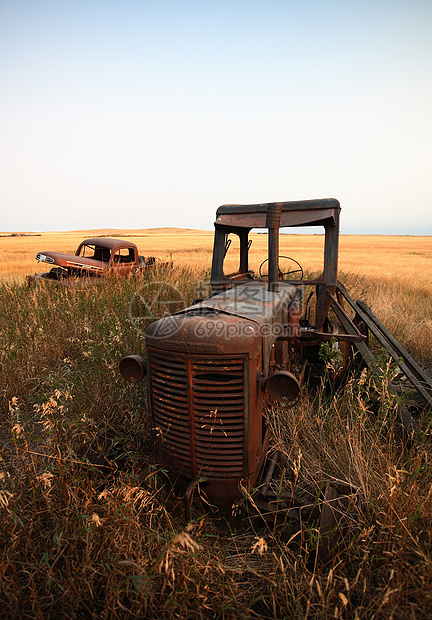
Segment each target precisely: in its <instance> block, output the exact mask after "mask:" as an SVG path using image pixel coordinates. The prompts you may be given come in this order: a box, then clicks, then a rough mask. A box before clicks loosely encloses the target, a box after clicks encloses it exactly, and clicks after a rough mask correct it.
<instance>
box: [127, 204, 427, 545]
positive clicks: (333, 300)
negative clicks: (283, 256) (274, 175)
mask: <svg viewBox="0 0 432 620" xmlns="http://www.w3.org/2000/svg"><path fill="white" fill-rule="evenodd" d="M339 213H340V205H339V203H338V201H337V200H334V199H323V200H309V201H297V202H282V203H265V204H259V205H224V206H222V207H220V208H219V209H218V210H217V216H216V222H215V239H214V249H213V262H212V274H211V285H212V288H213V294H212V295H210V296H209V297H208V298H207V299H205V300H202V301H199V302H197V303H194V304H193V305H192V306H190V307H188V308H186V309H183V310H181V311H179V312H177V313H175V314H173V315H171V316H166V317H164V318H162V319H160V320H158V321H155V322H154V323H152V324H151V325H150V326H149V327H148V329H147V331H146V345H147V351H146V355H147V358H146V365H147V368H148V402H149V407H150V412H151V416H152V422H153V431H154V442H155V452H156V455H157V458H158V460H159V462H160V463H161V464H162V465H163V466H164V467H165V468H166V469H167V470H168V472H169V473H170V476H171V477H172V479H173V480H174V481H175V482H176V484H177V485H178V486H179V488H182V489H183V490H184V491H186V510H187V515H188V516H190V504H191V501H192V497H193V495H194V493H195V489H197V488H199V490H200V492H204V493H205V494H206V495H207V497H208V498H209V499H211V500H225V501H232V500H236V501H238V500H241V499H242V498H243V497H244V492H245V490H246V492H248V490H250V489H252V488H253V487H254V485H256V484H257V481H258V480H259V478H260V476H261V474H262V470H263V467H264V463H265V459H266V453H267V450H268V443H269V428H268V422H267V415H268V414H269V413H268V411H269V407H270V406H271V405H272V404H274V403H275V402H279V406H283V405H284V404H285V405H288V406H293V405H294V404H295V403H296V402H297V400H298V399H299V398H300V397H301V384H302V382H303V378H304V377H305V374H306V372H308V373H309V374H310V370H311V369H313V368H314V367H316V368H317V369H318V371H321V372H323V371H324V368H325V364H324V362H323V361H322V360H321V359H320V347H321V345H322V344H323V343H332V344H333V346H334V345H336V346H337V347H338V348H339V350H340V351H341V353H342V356H341V357H342V362H341V363H340V367H339V369H338V370H337V372H336V374H335V378H336V379H337V380H341V378H342V377H343V376H345V373H346V372H348V370H349V368H350V367H352V366H353V365H354V364H355V362H356V356H355V355H354V353H355V352H359V353H360V354H361V356H362V360H364V362H365V363H366V364H372V363H374V356H373V353H372V352H371V351H370V349H369V347H368V333H369V329H370V330H371V331H372V332H373V333H375V331H374V329H375V328H376V329H378V328H379V325H378V324H377V322H376V321H375V322H374V325H375V327H374V329H372V327H370V326H369V322H370V321H371V316H370V312H368V311H367V310H366V308H364V307H360V306H359V305H358V304H357V305H355V317H354V319H351V318H350V316H349V315H348V313H347V312H346V311H345V309H344V307H343V305H344V303H345V302H346V301H347V302H348V304H354V302H352V300H351V299H350V298H349V296H348V294H347V293H346V291H344V289H343V287H342V286H341V285H340V284H339V286H338V280H337V265H338V237H339ZM300 225H313V226H317V225H319V226H322V227H323V230H324V234H325V241H324V257H323V271H322V273H321V274H320V275H318V277H315V278H314V279H305V278H304V276H303V271H301V279H294V278H293V279H289V278H287V277H286V275H287V274H285V276H284V275H283V274H281V271H280V268H279V249H278V244H279V238H278V236H279V230H280V229H281V228H282V227H285V226H294V227H295V226H300ZM260 227H263V228H267V231H268V235H269V242H268V256H267V258H266V261H268V264H269V274H268V276H264V277H258V278H255V277H254V276H253V274H252V273H251V272H250V271H249V250H250V246H251V240H250V239H249V233H250V231H251V230H252V229H253V228H260ZM229 234H234V235H237V236H238V239H239V264H238V271H236V272H234V273H230V274H226V273H225V271H224V261H225V258H226V256H227V253H228V252H229V251H230V250H229V248H230V239H229V238H228V235H229ZM300 269H302V268H301V266H300ZM260 275H261V274H260ZM289 275H290V274H289V273H288V276H289ZM296 275H297V276H298V275H299V274H296ZM304 287H309V288H310V289H311V291H312V292H311V293H310V295H309V297H308V300H307V302H306V305H305V307H304V308H303V311H302V313H301V308H300V305H301V304H300V302H301V299H302V294H303V293H302V289H303V288H304ZM310 300H312V301H311V303H310V305H309V301H310ZM313 301H314V302H315V308H314V309H313V312H311V306H312V303H313ZM311 317H312V318H311ZM380 332H381V333H384V330H382V329H381V328H380ZM390 345H391V347H393V349H394V351H395V352H397V353H400V352H401V349H400V348H398V347H397V346H396V344H395V342H394V341H390ZM126 359H127V360H128V361H124V362H123V374H124V376H125V377H126V378H128V379H129V380H132V381H137V380H140V379H141V378H142V376H143V368H144V363H143V362H142V361H140V359H139V358H136V357H134V356H129V358H126ZM353 360H354V362H353ZM407 367H409V368H410V369H411V371H412V369H413V365H412V364H410V363H408V361H407ZM413 372H414V371H413ZM418 381H420V379H419V380H418ZM420 382H421V385H422V389H423V390H424V391H425V392H426V393H428V390H429V384H426V383H425V381H424V377H423V379H421V381H420ZM270 415H271V413H270ZM401 415H402V419H403V421H404V424H405V426H406V428H407V430H409V431H412V430H413V428H415V425H414V422H413V420H412V418H411V417H410V415H409V414H407V415H405V413H404V412H402V414H401ZM274 467H275V464H270V466H269V468H268V469H267V470H266V471H267V473H266V475H265V476H266V477H265V478H264V482H263V483H262V482H261V484H262V490H261V494H260V495H259V496H258V497H256V498H255V500H254V502H252V503H250V506H251V508H250V510H251V512H255V513H258V514H260V515H262V514H265V515H266V516H265V519H266V520H267V521H268V522H273V523H274V522H275V521H274V520H275V519H279V517H280V518H282V519H283V520H284V519H285V520H286V519H293V520H294V521H295V520H296V519H297V521H299V522H302V520H303V517H304V516H305V515H306V516H307V515H308V514H309V513H308V510H309V511H310V510H312V509H311V507H304V506H303V507H299V506H294V505H293V498H292V497H289V496H288V495H286V496H285V495H283V496H280V497H279V496H278V497H273V496H271V493H270V486H271V485H270V480H271V477H272V475H273V471H274ZM335 488H336V491H335ZM339 490H340V489H339ZM269 493H270V495H269ZM332 493H333V494H334V493H336V494H335V495H334V496H333V495H332ZM353 493H354V492H353ZM351 495H352V493H348V492H346V493H345V496H346V497H348V499H347V500H346V501H347V502H348V503H347V504H346V505H345V504H344V502H345V499H343V498H342V499H341V494H340V493H339V491H338V487H337V486H336V487H334V485H333V486H331V485H330V486H329V487H328V489H327V493H326V494H325V496H324V501H323V504H322V507H323V510H322V517H321V524H320V536H321V539H322V541H321V542H320V547H319V550H318V555H325V554H326V553H328V550H329V549H328V546H329V545H330V544H331V543H332V539H331V537H329V536H328V535H327V534H328V532H329V530H331V526H332V523H330V521H331V519H332V518H333V517H334V516H335V515H337V514H338V511H339V509H340V510H341V511H342V512H343V510H344V509H345V508H346V509H348V508H349V505H350V502H351V499H350V497H351Z"/></svg>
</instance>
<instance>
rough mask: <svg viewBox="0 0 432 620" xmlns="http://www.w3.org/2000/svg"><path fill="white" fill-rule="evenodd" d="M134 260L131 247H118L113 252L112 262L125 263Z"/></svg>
mask: <svg viewBox="0 0 432 620" xmlns="http://www.w3.org/2000/svg"><path fill="white" fill-rule="evenodd" d="M133 262H135V253H134V250H133V248H120V249H119V250H116V253H115V254H114V263H115V264H121V265H127V264H129V263H133Z"/></svg>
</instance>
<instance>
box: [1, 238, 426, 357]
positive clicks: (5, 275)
mask: <svg viewBox="0 0 432 620" xmlns="http://www.w3.org/2000/svg"><path fill="white" fill-rule="evenodd" d="M0 234H5V233H0ZM93 236H95V237H97V236H111V237H124V238H126V239H128V240H130V241H133V242H134V243H136V245H137V246H138V250H139V252H140V254H143V255H144V256H157V257H159V258H160V259H162V260H164V259H166V258H167V257H169V256H170V255H172V258H173V261H174V263H175V264H176V265H178V266H185V267H187V268H190V269H197V270H198V271H200V270H202V269H206V268H207V269H209V268H210V267H211V257H212V249H213V232H211V231H208V232H207V231H199V230H189V229H186V230H184V229H173V228H164V229H159V228H153V229H140V230H111V229H105V230H85V231H72V232H48V233H41V234H40V236H27V237H4V236H0V281H3V282H9V283H10V282H16V283H23V282H24V279H25V276H26V275H28V274H32V273H35V272H38V271H46V268H45V266H44V265H39V264H38V263H37V262H36V260H35V256H36V253H37V252H38V251H42V250H58V251H62V252H68V253H74V252H75V250H76V248H77V247H78V245H79V243H80V241H82V240H83V239H85V238H87V237H93ZM252 239H253V243H252V247H251V250H250V268H251V269H253V270H255V272H256V273H258V270H259V266H260V263H261V262H262V260H263V259H264V258H265V257H266V255H267V237H266V235H265V234H259V233H255V234H253V235H252ZM323 242H324V238H323V236H322V235H291V234H284V235H281V237H280V254H281V255H287V256H292V257H293V258H295V259H296V260H298V261H299V262H300V264H301V265H302V266H303V267H304V269H306V270H307V271H309V272H316V271H319V270H320V268H322V255H323ZM230 255H233V256H235V248H234V244H233V247H232V248H231V249H230V252H229V254H228V256H227V258H229V256H230ZM227 264H228V266H229V267H231V266H232V268H233V270H235V269H236V268H237V267H238V265H237V263H235V262H234V260H233V261H231V264H230V262H229V261H227ZM339 271H340V278H341V280H342V281H344V282H347V278H349V280H350V290H351V292H352V294H353V295H357V296H361V297H362V298H363V299H364V300H365V301H366V302H367V303H369V304H370V305H371V306H372V308H373V310H374V312H375V313H376V314H377V316H378V317H379V318H380V319H381V320H382V321H383V322H384V323H385V324H386V326H387V327H388V328H389V329H390V331H392V332H393V333H394V334H395V335H396V337H398V338H400V339H401V341H402V342H403V344H404V345H405V346H406V347H407V348H408V349H409V350H410V352H411V353H412V354H413V355H414V356H415V357H417V358H418V359H419V360H420V361H421V360H425V361H426V362H428V363H429V362H431V361H432V296H431V291H432V237H430V236H425V237H418V236H415V237H414V236H400V237H395V236H368V235H359V236H354V235H342V236H341V237H340V248H339Z"/></svg>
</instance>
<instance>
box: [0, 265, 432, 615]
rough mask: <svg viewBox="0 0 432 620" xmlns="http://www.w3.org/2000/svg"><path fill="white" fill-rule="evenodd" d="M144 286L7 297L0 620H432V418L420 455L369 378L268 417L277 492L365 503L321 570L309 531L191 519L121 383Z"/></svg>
mask: <svg viewBox="0 0 432 620" xmlns="http://www.w3.org/2000/svg"><path fill="white" fill-rule="evenodd" d="M342 275H343V277H344V281H345V283H346V284H347V286H348V288H349V290H354V291H355V292H356V293H357V292H358V293H359V294H363V293H367V294H368V295H370V296H371V299H372V300H373V299H377V298H378V297H380V298H381V297H383V296H385V298H386V299H387V302H388V303H390V302H392V303H393V307H394V308H396V309H400V308H401V307H403V306H401V305H400V304H403V303H405V299H404V297H406V296H404V293H403V291H404V289H403V287H402V288H401V287H396V288H393V287H392V286H390V285H388V286H387V285H386V286H384V287H383V286H381V287H377V288H374V287H375V285H371V283H370V282H371V278H362V277H360V276H358V277H357V276H353V275H352V274H350V275H347V274H342ZM206 276H208V268H207V270H206V271H204V270H203V269H201V271H199V270H198V269H195V268H193V269H192V268H187V267H184V268H183V267H180V266H179V265H177V266H175V267H174V269H172V270H167V272H166V273H157V272H148V273H147V274H145V276H144V277H143V281H145V280H146V278H148V279H149V280H150V281H151V280H152V279H153V278H155V279H160V278H162V277H164V278H166V280H167V281H168V282H169V283H171V284H172V285H174V286H176V287H177V288H179V289H180V290H181V291H182V292H183V294H184V296H185V298H186V299H187V301H191V299H192V298H193V289H194V287H195V284H196V281H197V280H198V279H199V278H205V277H206ZM141 284H142V281H141V280H139V281H136V280H119V281H114V282H112V281H109V280H105V281H103V282H101V284H100V286H99V287H98V289H97V294H95V290H94V289H93V290H90V289H86V290H84V291H75V290H70V289H62V288H61V287H58V288H55V289H48V288H42V289H41V290H39V291H37V292H36V291H32V290H30V291H29V290H27V288H25V287H22V286H19V285H10V286H9V285H4V284H2V283H0V300H1V307H2V310H3V316H4V319H3V322H2V329H1V330H0V343H1V347H0V362H1V365H2V372H1V373H0V406H1V409H0V415H1V421H2V424H1V426H0V439H1V441H0V539H1V541H2V544H1V545H0V592H1V595H0V601H1V603H2V609H1V613H0V616H1V617H5V618H60V617H68V618H113V619H119V620H122V619H123V618H166V619H168V620H170V619H172V620H174V619H176V618H191V619H192V618H193V619H196V620H201V619H203V620H207V619H208V620H210V619H214V620H216V619H218V618H221V619H223V620H234V619H235V620H237V619H243V620H253V619H254V618H263V619H269V620H270V619H273V620H279V619H280V618H293V619H300V618H301V619H304V618H308V619H310V620H324V619H327V618H343V619H346V620H348V619H349V618H353V619H358V620H371V619H372V618H373V619H375V620H387V619H388V618H394V620H397V619H402V618H418V619H420V618H425V619H426V618H429V617H430V609H431V604H432V553H431V550H432V536H431V532H432V530H431V514H432V493H431V485H432V475H431V462H432V450H431V443H430V431H429V430H428V429H429V428H430V416H431V411H430V408H429V410H425V411H424V415H423V416H422V419H421V420H419V424H420V425H421V428H422V431H423V432H424V434H423V435H422V440H421V441H420V442H419V443H418V444H416V445H414V446H413V445H412V444H411V443H410V442H407V441H405V439H403V438H402V437H401V436H400V434H399V433H398V430H397V429H398V418H397V409H396V407H395V397H394V396H392V395H391V394H389V392H388V389H387V385H386V383H385V381H382V380H381V379H380V378H379V377H377V376H376V375H374V374H373V373H366V372H365V373H363V374H362V375H360V377H357V378H353V379H351V380H350V381H349V382H348V384H347V385H345V386H343V387H341V388H340V389H339V390H338V389H336V387H335V386H333V385H332V384H331V383H330V384H329V385H327V386H326V389H321V390H318V393H317V394H314V393H313V392H311V393H310V394H308V393H307V391H305V392H304V394H303V395H302V398H301V399H300V401H299V402H298V403H297V404H296V405H295V407H294V408H291V409H283V408H281V409H276V410H274V411H271V412H269V418H270V423H271V430H272V440H271V441H272V445H273V446H277V447H278V448H279V450H280V451H281V459H280V466H281V471H280V472H279V474H278V476H280V481H281V482H280V487H279V490H280V491H281V492H284V491H286V492H291V493H292V495H293V496H294V497H295V498H297V496H299V497H302V496H305V494H306V496H307V497H308V498H311V499H312V500H314V498H316V497H318V495H319V489H320V488H321V487H322V485H323V483H324V481H325V480H328V479H340V480H344V481H346V482H348V483H350V484H352V485H353V486H355V487H356V488H359V489H361V491H362V494H363V499H364V501H363V503H362V505H363V511H362V514H361V515H360V516H359V519H358V522H356V524H355V525H356V528H355V531H354V532H353V537H352V538H348V539H346V546H343V545H339V546H338V547H337V548H336V549H334V550H333V552H332V553H331V557H330V559H329V563H328V564H327V565H325V566H322V565H316V566H313V567H312V566H311V565H310V563H309V562H308V558H309V557H310V553H311V551H312V550H313V548H314V545H315V544H316V523H313V522H312V523H309V524H306V523H305V524H304V527H303V528H301V529H300V530H299V529H298V524H297V523H295V524H292V523H290V522H289V521H287V522H286V523H283V524H280V525H275V526H274V527H266V526H265V525H264V523H262V522H260V521H259V520H258V521H249V520H247V519H240V518H233V517H231V514H230V508H231V507H230V506H228V507H227V511H228V515H229V516H227V514H226V513H224V511H223V510H222V511H221V513H213V512H212V510H215V508H213V509H212V508H211V507H210V506H209V505H208V504H205V503H201V502H199V501H194V503H193V506H192V520H191V522H190V523H185V521H184V511H183V500H182V497H180V496H179V495H178V494H176V493H175V492H173V490H172V489H171V487H170V485H169V484H167V480H166V477H165V476H164V474H163V471H162V470H161V469H160V468H159V467H155V465H154V463H152V461H151V459H150V456H149V455H150V453H151V448H152V439H151V435H150V426H151V422H150V419H149V413H148V409H147V391H146V381H145V380H144V381H143V383H141V384H138V385H132V384H126V383H125V382H124V380H123V379H122V377H121V376H120V374H119V371H118V361H119V359H121V357H122V356H123V355H125V354H129V353H143V352H144V351H143V350H144V347H145V345H144V340H143V334H142V330H141V329H140V328H139V327H137V326H136V323H135V322H133V321H131V320H130V317H129V309H130V300H131V298H132V296H133V295H134V293H135V292H136V289H137V287H139V286H140V285H141ZM392 293H393V298H392ZM418 299H420V298H419V297H417V298H416V299H415V301H414V302H412V301H411V302H407V303H408V304H409V303H412V304H416V305H420V304H419V303H418ZM398 304H399V305H398ZM407 307H408V305H407ZM423 309H424V307H423ZM398 312H400V310H398ZM429 317H430V315H429ZM377 395H378V396H379V398H378V399H377ZM101 431H107V432H108V433H110V436H112V437H113V439H114V440H115V442H116V449H115V450H114V454H112V459H113V461H112V462H111V466H112V469H111V468H110V467H108V468H105V469H103V468H101V469H98V468H95V467H92V466H90V465H89V463H88V462H87V459H86V448H87V446H88V445H89V444H90V443H91V442H92V441H94V439H95V437H96V436H98V435H99V433H100V432H101Z"/></svg>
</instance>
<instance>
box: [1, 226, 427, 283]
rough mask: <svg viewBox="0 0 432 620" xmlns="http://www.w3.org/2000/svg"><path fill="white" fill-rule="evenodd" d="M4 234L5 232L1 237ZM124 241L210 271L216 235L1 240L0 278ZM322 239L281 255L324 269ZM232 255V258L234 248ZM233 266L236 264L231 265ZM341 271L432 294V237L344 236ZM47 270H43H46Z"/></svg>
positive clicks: (283, 241) (292, 245)
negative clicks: (51, 258) (83, 245)
mask: <svg viewBox="0 0 432 620" xmlns="http://www.w3.org/2000/svg"><path fill="white" fill-rule="evenodd" d="M3 234H4V233H3ZM103 235H110V236H113V237H115V236H121V237H125V238H126V239H128V240H130V241H133V242H134V243H136V245H137V246H138V250H139V252H140V254H143V255H144V256H151V255H154V256H158V257H159V258H161V259H164V258H166V256H168V255H169V254H170V253H172V255H173V259H174V261H175V262H176V263H182V264H183V263H184V264H186V265H188V266H198V267H210V266H211V254H212V250H213V232H212V231H199V230H197V231H195V230H183V229H171V228H166V229H163V228H162V229H161V228H156V229H139V230H138V229H137V230H111V229H105V230H87V231H71V232H47V233H40V236H37V237H36V236H34V237H33V236H31V237H30V236H28V237H0V279H2V280H11V279H17V280H18V281H23V280H24V277H25V276H26V275H27V274H30V273H34V272H36V271H38V270H40V266H39V265H38V263H37V262H36V261H35V256H36V253H37V252H39V251H42V250H57V251H62V252H67V253H74V252H75V250H76V248H77V247H78V244H79V243H80V242H81V241H82V240H83V239H85V238H86V237H91V236H103ZM252 239H253V243H252V248H251V253H250V262H251V268H252V269H254V270H258V267H259V265H260V263H261V261H262V260H264V259H265V258H266V256H267V236H266V235H265V234H258V233H255V234H252ZM322 248H323V236H322V235H281V236H280V253H281V254H283V255H288V256H292V257H293V258H295V259H296V260H298V261H299V262H300V263H301V264H302V266H303V267H304V268H305V269H307V270H309V271H316V270H318V269H319V268H320V267H321V266H322ZM230 253H234V247H233V248H231V250H230ZM232 267H233V268H235V267H236V264H235V262H234V261H233V262H232ZM339 269H340V270H341V271H343V272H345V273H353V274H358V275H361V276H366V277H371V278H373V279H374V280H376V279H381V278H382V279H383V280H385V281H386V282H389V283H392V282H396V281H397V282H398V283H400V284H404V285H407V286H413V287H414V288H424V289H425V290H427V291H430V290H432V237H430V236H428V237H426V236H425V237H411V236H403V237H394V236H369V235H359V236H355V235H341V237H340V248H339ZM42 270H43V269H42Z"/></svg>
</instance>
